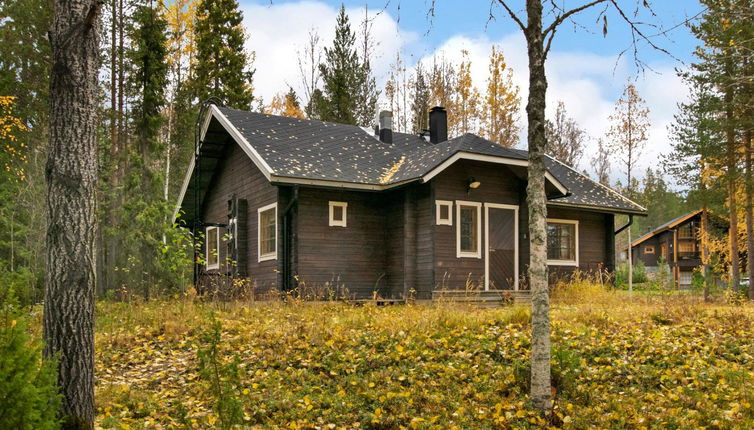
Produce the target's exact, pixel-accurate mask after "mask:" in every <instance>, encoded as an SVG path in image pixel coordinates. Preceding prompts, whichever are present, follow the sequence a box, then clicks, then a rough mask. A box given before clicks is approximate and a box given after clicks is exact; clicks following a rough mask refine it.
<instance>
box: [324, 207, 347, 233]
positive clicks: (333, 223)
mask: <svg viewBox="0 0 754 430" xmlns="http://www.w3.org/2000/svg"><path fill="white" fill-rule="evenodd" d="M327 206H328V216H327V219H328V222H327V225H328V226H330V227H347V226H348V203H347V202H336V201H329V202H328V203H327ZM336 207H339V208H342V209H343V219H342V220H336V219H335V217H334V215H335V208H336Z"/></svg>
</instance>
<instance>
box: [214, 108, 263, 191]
mask: <svg viewBox="0 0 754 430" xmlns="http://www.w3.org/2000/svg"><path fill="white" fill-rule="evenodd" d="M210 111H211V113H212V116H213V117H215V118H216V119H217V120H218V121H219V122H220V124H221V125H222V126H223V128H225V130H227V131H228V133H229V134H230V136H231V137H232V138H233V140H235V141H236V142H237V143H238V145H239V146H240V147H241V149H243V152H245V153H246V155H248V156H249V158H251V161H253V162H254V164H256V166H257V168H258V169H259V170H260V171H261V172H262V174H263V175H264V176H265V178H267V180H268V181H269V180H270V178H271V176H272V173H273V172H272V168H270V165H269V164H267V162H266V161H264V159H263V158H262V157H261V156H260V155H259V153H258V152H257V150H256V149H254V147H253V146H251V144H250V143H249V141H248V140H246V138H245V137H244V136H243V134H241V132H240V131H238V129H237V128H236V126H234V125H233V123H231V122H230V120H229V119H228V117H226V116H225V115H223V113H222V112H221V111H220V109H218V108H217V106H215V105H212V106H211V108H210ZM204 133H206V130H204ZM204 133H202V140H204Z"/></svg>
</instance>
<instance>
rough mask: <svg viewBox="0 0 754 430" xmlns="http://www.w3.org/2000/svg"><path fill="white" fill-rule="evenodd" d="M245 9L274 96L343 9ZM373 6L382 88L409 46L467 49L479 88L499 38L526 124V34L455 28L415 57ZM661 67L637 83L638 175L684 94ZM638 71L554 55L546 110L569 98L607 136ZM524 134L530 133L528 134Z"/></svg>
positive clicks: (263, 89) (408, 37) (251, 44)
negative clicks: (641, 104)
mask: <svg viewBox="0 0 754 430" xmlns="http://www.w3.org/2000/svg"><path fill="white" fill-rule="evenodd" d="M242 9H243V12H244V17H245V19H244V24H245V26H246V28H247V32H248V35H249V41H248V42H247V49H249V50H250V51H255V52H256V63H255V67H256V70H257V71H256V74H255V78H254V86H255V91H256V94H257V95H259V96H262V97H263V98H264V100H266V101H269V100H270V99H271V98H272V96H273V95H274V94H275V93H277V92H280V91H285V90H286V89H287V86H288V85H291V86H293V88H294V89H295V90H296V91H297V92H298V94H299V95H301V94H302V89H301V85H300V78H299V74H298V68H297V51H298V50H301V49H303V46H304V44H305V43H306V41H307V39H308V32H309V30H310V29H312V28H313V29H315V30H316V31H317V33H318V34H319V35H320V37H321V39H322V41H323V43H325V44H329V43H330V42H331V40H332V38H333V36H334V27H335V19H336V16H337V13H338V10H337V8H335V7H333V6H330V5H327V4H325V3H321V2H317V1H302V2H298V3H281V4H275V3H273V4H272V5H242ZM347 12H348V14H349V17H350V18H351V23H352V28H353V29H354V30H355V31H357V32H358V27H359V23H360V22H361V19H362V17H363V14H364V11H363V9H358V8H356V9H347ZM374 12H376V11H374ZM374 12H371V13H370V15H371V18H373V19H374V20H375V22H374V27H373V36H374V38H375V40H376V41H377V43H378V46H377V47H376V50H375V54H376V58H377V59H378V61H374V62H373V63H374V68H375V73H376V76H377V80H378V85H380V86H382V84H383V83H384V81H385V79H386V75H387V73H388V69H389V67H390V64H391V63H393V61H394V60H393V59H394V58H395V55H396V53H397V52H398V51H399V50H401V49H403V50H404V54H405V55H404V58H409V61H411V60H410V59H412V58H413V59H417V58H425V59H426V58H429V57H431V56H432V55H435V54H442V55H444V56H445V57H446V58H448V59H449V60H452V61H456V62H460V59H461V49H465V50H467V51H468V52H469V58H470V60H471V61H472V68H471V72H472V76H473V80H474V82H475V83H476V85H477V86H478V87H480V89H481V88H482V87H483V86H484V82H485V80H486V78H487V65H488V59H489V53H490V50H491V46H492V44H496V45H499V46H500V47H501V48H502V49H503V52H504V54H505V57H506V60H507V61H508V64H509V65H510V67H512V69H513V72H514V82H515V83H516V84H517V85H518V86H519V87H520V88H521V94H522V104H521V120H522V125H525V111H524V108H525V105H526V93H527V88H528V72H527V56H526V45H525V42H524V40H523V37H522V36H521V35H520V34H518V33H514V34H511V35H508V36H506V37H503V38H501V39H498V40H490V39H489V38H488V37H486V36H482V37H476V38H470V37H467V36H464V35H452V34H450V35H449V37H448V39H447V40H446V41H445V42H444V43H443V44H442V45H440V46H438V47H437V48H436V49H434V51H431V50H430V51H427V50H424V53H423V55H422V54H420V55H411V54H417V52H415V51H418V50H419V49H418V47H419V46H420V45H421V44H422V43H423V42H422V40H420V39H419V35H418V34H416V33H413V32H408V31H404V30H402V29H401V28H400V27H399V25H398V23H397V22H396V20H395V19H394V18H393V17H392V16H390V15H389V14H388V13H387V12H382V13H379V14H375V13H374ZM450 30H452V29H450ZM427 52H429V53H427ZM616 61H617V62H616ZM409 65H412V64H409ZM655 70H656V71H657V72H658V73H654V72H650V71H648V72H647V73H646V74H645V75H644V76H641V77H639V78H638V80H637V82H636V83H637V88H638V90H639V93H640V94H641V96H642V97H644V98H645V99H646V100H647V105H648V106H649V109H650V111H651V114H650V120H651V122H652V128H651V130H650V138H649V141H648V142H647V146H646V149H645V151H644V153H643V156H642V158H641V159H640V160H639V162H638V165H637V172H641V173H640V174H639V176H642V175H643V172H644V170H645V169H646V167H648V166H652V167H658V166H659V157H660V154H662V153H667V152H668V151H669V150H670V139H669V136H668V130H667V126H668V124H670V123H671V122H672V119H673V113H674V112H675V110H676V103H677V102H678V101H680V100H683V99H684V98H685V97H686V89H685V87H684V85H683V84H682V82H681V81H680V79H679V78H678V77H677V76H676V74H675V72H674V71H673V69H672V67H670V66H667V65H655ZM632 71H633V69H632V67H631V66H630V65H628V64H627V63H626V61H624V60H623V59H621V60H617V55H612V56H603V55H597V54H593V53H589V52H575V51H568V52H563V51H555V52H552V53H550V57H549V59H548V63H547V75H548V84H549V85H548V89H549V91H548V100H547V104H548V111H547V113H548V116H549V115H552V113H553V111H554V108H555V106H556V104H557V101H558V100H563V101H564V102H565V104H566V108H567V110H568V112H569V114H570V115H571V116H573V117H574V118H575V119H576V121H577V122H578V123H579V124H580V125H581V126H582V127H584V128H585V129H586V130H587V132H588V133H589V134H590V135H591V136H592V137H594V138H597V137H602V136H604V134H605V132H606V131H607V128H608V126H609V124H608V116H609V115H610V114H611V113H612V110H613V106H614V103H615V101H616V100H617V98H618V97H619V96H620V93H621V90H622V87H623V85H624V84H625V83H626V81H627V79H628V77H629V75H630V74H631V72H632ZM525 135H526V133H525V131H524V132H523V133H522V140H523V139H524V138H525ZM522 143H523V142H522ZM595 148H596V140H595V141H592V142H590V143H589V144H588V147H587V150H586V151H585V155H584V157H583V159H582V161H581V164H580V166H579V167H580V169H587V170H591V167H590V157H591V155H592V154H593V153H594V152H595ZM612 177H613V179H614V180H615V179H622V178H623V177H624V173H623V172H622V169H621V168H620V166H618V165H617V160H615V162H614V163H613V172H612ZM624 182H625V180H624Z"/></svg>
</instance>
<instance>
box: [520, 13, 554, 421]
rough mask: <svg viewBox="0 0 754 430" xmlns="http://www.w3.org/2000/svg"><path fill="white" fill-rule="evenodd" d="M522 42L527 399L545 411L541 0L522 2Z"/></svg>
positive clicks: (547, 299)
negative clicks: (525, 71)
mask: <svg viewBox="0 0 754 430" xmlns="http://www.w3.org/2000/svg"><path fill="white" fill-rule="evenodd" d="M526 12H527V15H528V25H527V28H526V41H527V45H528V46H527V47H528V54H529V99H528V101H527V104H526V115H527V120H528V124H529V131H528V136H527V140H528V146H529V168H528V184H527V186H526V204H527V206H528V208H529V249H530V256H529V285H530V287H531V401H532V403H533V405H534V407H535V408H537V409H540V410H549V409H550V408H551V404H552V394H551V392H550V296H549V290H548V283H547V199H546V196H545V163H544V153H545V149H546V147H547V140H546V137H545V96H546V93H547V77H546V75H545V59H546V53H545V49H544V35H543V34H542V3H541V1H540V0H527V1H526Z"/></svg>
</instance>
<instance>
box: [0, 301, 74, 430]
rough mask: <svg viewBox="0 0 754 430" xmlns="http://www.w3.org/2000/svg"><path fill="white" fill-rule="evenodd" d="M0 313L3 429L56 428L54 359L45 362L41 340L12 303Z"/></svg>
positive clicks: (0, 423)
mask: <svg viewBox="0 0 754 430" xmlns="http://www.w3.org/2000/svg"><path fill="white" fill-rule="evenodd" d="M2 313H3V315H2V316H0V428H3V429H16V430H25V429H29V430H31V429H35V430H36V429H41V430H44V429H55V428H58V425H59V423H58V420H57V416H56V413H57V411H58V408H59V405H60V396H59V394H58V392H57V387H56V380H55V366H54V363H53V362H50V361H42V354H41V347H40V343H39V342H34V341H32V340H31V338H30V336H29V334H28V333H27V331H26V323H25V321H24V319H23V318H22V317H21V315H18V314H17V313H15V312H14V311H13V309H12V307H11V306H9V305H5V309H4V310H3V311H2Z"/></svg>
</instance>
